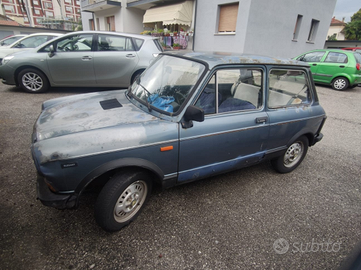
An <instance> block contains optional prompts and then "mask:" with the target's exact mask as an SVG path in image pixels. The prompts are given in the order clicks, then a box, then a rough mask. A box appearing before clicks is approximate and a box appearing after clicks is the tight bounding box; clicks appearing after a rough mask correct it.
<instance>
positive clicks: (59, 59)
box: [47, 34, 95, 86]
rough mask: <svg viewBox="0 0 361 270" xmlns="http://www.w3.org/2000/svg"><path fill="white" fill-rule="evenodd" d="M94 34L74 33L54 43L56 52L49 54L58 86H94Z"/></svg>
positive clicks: (50, 70) (48, 57) (51, 67)
mask: <svg viewBox="0 0 361 270" xmlns="http://www.w3.org/2000/svg"><path fill="white" fill-rule="evenodd" d="M93 36H94V34H74V35H71V36H67V37H65V38H63V39H59V40H57V42H56V43H54V49H55V53H54V54H53V55H48V56H47V62H48V68H49V72H50V74H51V78H52V80H53V82H54V83H55V84H56V85H58V86H72V85H74V86H94V85H95V73H94V59H93V54H94V53H93V51H92V44H93Z"/></svg>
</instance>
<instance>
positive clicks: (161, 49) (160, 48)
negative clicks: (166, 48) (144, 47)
mask: <svg viewBox="0 0 361 270" xmlns="http://www.w3.org/2000/svg"><path fill="white" fill-rule="evenodd" d="M153 41H154V44H155V46H157V48H158V50H159V51H161V52H162V51H163V47H162V45H160V43H159V40H158V39H153Z"/></svg>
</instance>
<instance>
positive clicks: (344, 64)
mask: <svg viewBox="0 0 361 270" xmlns="http://www.w3.org/2000/svg"><path fill="white" fill-rule="evenodd" d="M294 59H296V60H299V61H303V62H307V63H309V64H310V66H311V72H312V76H313V80H314V81H315V83H321V84H328V85H331V86H332V88H333V89H335V90H345V89H347V88H353V87H355V86H357V85H358V84H359V83H361V54H360V53H357V52H352V51H344V50H334V49H324V50H314V51H310V52H307V53H304V54H302V55H300V56H297V57H295V58H294Z"/></svg>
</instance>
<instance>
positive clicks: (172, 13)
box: [143, 1, 193, 26]
mask: <svg viewBox="0 0 361 270" xmlns="http://www.w3.org/2000/svg"><path fill="white" fill-rule="evenodd" d="M192 17H193V1H185V2H183V3H179V4H173V5H168V6H163V7H154V8H150V9H148V10H147V11H146V12H145V14H144V17H143V23H155V22H162V23H163V25H170V24H182V25H189V26H191V24H192Z"/></svg>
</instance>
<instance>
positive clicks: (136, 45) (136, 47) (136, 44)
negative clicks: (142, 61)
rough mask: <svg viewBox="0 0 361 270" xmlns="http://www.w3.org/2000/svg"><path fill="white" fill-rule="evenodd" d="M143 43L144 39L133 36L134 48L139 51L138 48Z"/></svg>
mask: <svg viewBox="0 0 361 270" xmlns="http://www.w3.org/2000/svg"><path fill="white" fill-rule="evenodd" d="M143 43H144V39H140V38H135V39H134V44H135V49H136V50H137V51H139V50H140V48H142V46H143Z"/></svg>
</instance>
